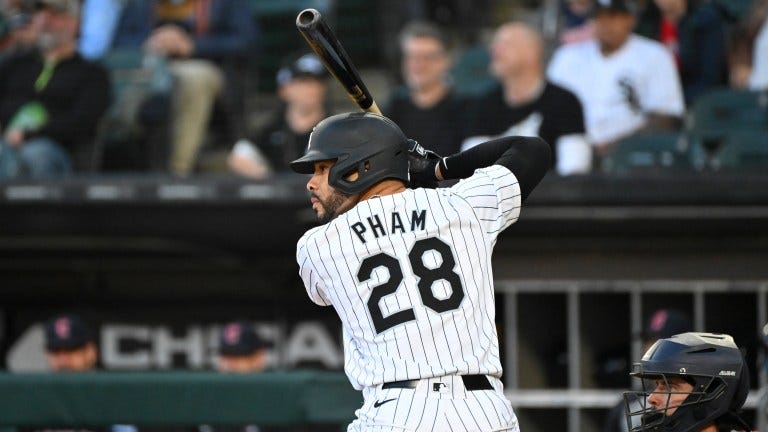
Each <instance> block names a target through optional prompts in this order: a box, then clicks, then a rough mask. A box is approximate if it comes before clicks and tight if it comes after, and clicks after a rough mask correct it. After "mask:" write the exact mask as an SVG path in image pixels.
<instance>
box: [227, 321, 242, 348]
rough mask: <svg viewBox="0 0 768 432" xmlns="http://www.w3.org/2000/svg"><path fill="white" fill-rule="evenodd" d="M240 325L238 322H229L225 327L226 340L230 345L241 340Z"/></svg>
mask: <svg viewBox="0 0 768 432" xmlns="http://www.w3.org/2000/svg"><path fill="white" fill-rule="evenodd" d="M241 333H242V331H241V330H240V326H239V325H237V324H229V325H228V326H227V327H225V328H224V341H225V342H226V343H228V344H229V345H234V344H236V343H237V342H238V341H240V334H241Z"/></svg>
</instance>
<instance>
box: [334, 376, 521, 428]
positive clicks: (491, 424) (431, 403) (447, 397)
mask: <svg viewBox="0 0 768 432" xmlns="http://www.w3.org/2000/svg"><path fill="white" fill-rule="evenodd" d="M488 379H489V380H490V382H491V385H493V388H494V389H493V390H475V391H467V390H466V389H465V388H464V382H463V381H462V379H461V377H460V376H445V377H439V378H428V379H422V380H421V381H419V384H418V386H417V387H416V388H415V389H402V388H392V389H382V388H381V386H377V387H369V388H366V389H364V390H363V397H364V399H365V402H364V403H363V406H362V408H360V409H358V410H357V411H355V415H356V416H357V419H356V420H355V421H353V422H352V423H351V424H350V425H349V427H348V428H347V432H357V431H381V432H384V431H393V432H399V431H434V432H438V431H439V432H443V431H453V432H459V431H462V432H464V431H478V432H480V431H483V432H490V431H510V432H519V431H520V429H519V427H518V425H517V417H516V416H515V412H514V411H513V410H512V405H511V404H510V403H509V401H508V400H507V398H506V397H504V387H503V385H502V383H501V381H499V380H498V379H497V378H493V377H488Z"/></svg>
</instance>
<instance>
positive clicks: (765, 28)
mask: <svg viewBox="0 0 768 432" xmlns="http://www.w3.org/2000/svg"><path fill="white" fill-rule="evenodd" d="M753 17H754V18H753V20H755V21H756V22H757V23H761V24H759V30H758V31H757V34H756V36H755V40H754V42H753V43H752V46H753V48H752V70H751V72H750V75H749V88H751V89H753V90H766V89H768V1H766V0H756V1H755V3H754V8H753ZM755 27H758V26H757V25H756V26H755Z"/></svg>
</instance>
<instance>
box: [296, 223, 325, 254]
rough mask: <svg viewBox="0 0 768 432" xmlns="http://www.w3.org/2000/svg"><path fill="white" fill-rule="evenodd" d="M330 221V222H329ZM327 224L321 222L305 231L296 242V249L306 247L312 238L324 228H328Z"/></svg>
mask: <svg viewBox="0 0 768 432" xmlns="http://www.w3.org/2000/svg"><path fill="white" fill-rule="evenodd" d="M329 223H330V222H329ZM327 225H328V224H323V225H319V226H316V227H314V228H310V229H309V230H307V232H305V233H304V235H302V236H301V238H300V239H299V241H298V242H297V243H296V249H297V250H302V249H305V248H306V247H307V244H308V243H310V242H312V241H314V239H315V238H316V237H317V236H318V235H319V234H320V233H322V232H323V231H324V230H326V229H328V226H327Z"/></svg>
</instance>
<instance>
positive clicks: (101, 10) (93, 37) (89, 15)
mask: <svg viewBox="0 0 768 432" xmlns="http://www.w3.org/2000/svg"><path fill="white" fill-rule="evenodd" d="M125 3H126V2H125V1H124V0H82V4H83V7H82V9H83V11H82V13H81V16H80V18H81V20H80V38H79V39H78V50H79V51H80V54H81V55H82V56H83V57H85V58H87V59H89V60H97V59H100V58H102V57H103V56H104V55H105V54H107V52H108V51H109V47H110V45H111V44H112V39H113V38H114V37H115V31H116V30H117V24H118V21H119V20H120V16H121V14H122V10H123V5H124V4H125Z"/></svg>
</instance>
